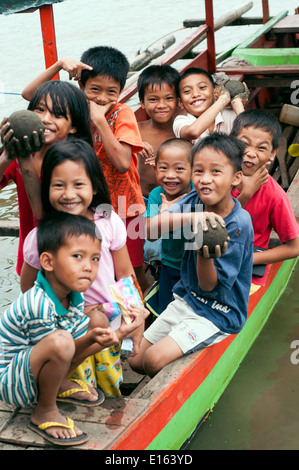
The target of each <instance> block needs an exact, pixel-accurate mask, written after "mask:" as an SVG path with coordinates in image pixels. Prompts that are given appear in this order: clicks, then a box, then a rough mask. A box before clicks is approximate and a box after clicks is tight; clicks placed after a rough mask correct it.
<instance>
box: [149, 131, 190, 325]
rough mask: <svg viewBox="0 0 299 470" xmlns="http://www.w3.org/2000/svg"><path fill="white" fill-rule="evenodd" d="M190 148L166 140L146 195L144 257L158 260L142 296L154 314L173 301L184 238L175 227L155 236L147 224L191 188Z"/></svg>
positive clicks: (174, 140)
mask: <svg viewBox="0 0 299 470" xmlns="http://www.w3.org/2000/svg"><path fill="white" fill-rule="evenodd" d="M191 150H192V144H191V143H190V142H189V141H188V140H185V139H175V138H173V139H168V140H166V141H165V142H163V144H161V145H160V147H159V148H158V150H157V155H156V162H155V173H156V179H157V183H158V185H159V186H158V187H156V188H154V189H153V190H152V191H151V192H150V194H149V198H148V204H147V210H146V216H147V237H148V239H147V240H146V241H145V244H144V251H145V256H144V258H145V260H147V261H149V263H150V262H151V261H156V260H159V261H160V262H161V265H160V269H159V271H160V272H159V279H158V280H157V281H156V282H155V284H154V285H153V286H152V288H151V289H150V291H149V292H148V293H147V295H146V296H145V299H144V301H145V305H146V307H147V308H148V309H149V310H150V311H151V312H152V313H153V314H154V315H156V316H158V315H160V313H162V312H163V311H164V310H165V309H166V307H167V306H168V304H169V303H170V302H171V301H172V300H173V297H172V288H173V286H174V285H175V284H176V283H177V281H178V280H179V279H180V268H181V261H182V257H183V254H184V237H183V231H182V229H179V230H177V231H175V232H170V233H165V234H162V236H161V238H158V237H159V235H160V234H158V233H153V231H152V230H151V226H152V224H154V225H155V218H156V217H157V216H158V214H159V213H160V212H161V211H162V212H163V211H164V210H166V209H167V208H168V207H170V206H171V205H172V204H173V203H174V202H177V201H178V200H179V199H180V198H181V197H183V196H184V195H186V194H187V193H189V192H190V191H191V189H193V184H192V181H191V161H190V153H191ZM157 238H158V239H157ZM155 239H157V240H155ZM149 240H155V241H154V242H153V241H149Z"/></svg>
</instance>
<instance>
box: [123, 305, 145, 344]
mask: <svg viewBox="0 0 299 470" xmlns="http://www.w3.org/2000/svg"><path fill="white" fill-rule="evenodd" d="M127 310H128V314H129V315H130V317H131V320H132V322H131V323H125V322H124V321H122V323H121V325H120V327H119V328H118V330H116V332H117V336H118V338H119V340H122V339H124V338H127V337H129V336H130V334H131V333H132V332H133V331H135V330H136V329H137V328H139V327H141V326H144V321H145V319H146V318H147V317H148V315H149V314H150V312H149V311H148V310H147V309H146V308H144V307H141V306H138V305H132V306H128V307H127Z"/></svg>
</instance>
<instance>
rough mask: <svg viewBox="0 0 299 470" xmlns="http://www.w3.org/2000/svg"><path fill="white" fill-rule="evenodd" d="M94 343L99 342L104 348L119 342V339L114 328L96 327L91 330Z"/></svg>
mask: <svg viewBox="0 0 299 470" xmlns="http://www.w3.org/2000/svg"><path fill="white" fill-rule="evenodd" d="M89 334H90V337H91V339H92V342H93V343H98V344H99V345H100V346H101V347H102V348H103V349H104V348H109V347H110V346H113V345H114V344H118V342H119V339H118V336H117V334H116V332H115V331H114V330H112V329H111V328H110V327H108V328H100V327H95V328H93V329H92V330H90V331H89Z"/></svg>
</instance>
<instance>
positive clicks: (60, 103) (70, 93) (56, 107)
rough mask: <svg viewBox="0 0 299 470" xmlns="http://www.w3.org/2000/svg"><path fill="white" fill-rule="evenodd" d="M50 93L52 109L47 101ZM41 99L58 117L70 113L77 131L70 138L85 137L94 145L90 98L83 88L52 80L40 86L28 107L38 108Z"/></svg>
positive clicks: (65, 116)
mask: <svg viewBox="0 0 299 470" xmlns="http://www.w3.org/2000/svg"><path fill="white" fill-rule="evenodd" d="M48 95H49V97H50V98H51V100H52V109H49V108H48V105H47V102H46V98H47V96H48ZM41 100H44V101H45V105H46V106H47V109H48V110H49V111H50V112H51V113H54V115H55V116H56V117H59V116H63V117H64V118H65V119H67V118H68V114H69V116H70V118H71V123H72V126H73V127H74V128H75V129H76V132H75V133H74V134H70V135H69V138H73V137H75V138H79V139H84V140H86V141H87V142H88V143H89V144H90V145H93V143H92V136H91V131H90V115H89V105H88V99H87V97H86V95H85V93H84V92H83V91H82V90H80V89H79V88H78V87H76V86H75V85H72V84H71V83H69V82H65V81H60V80H51V81H48V82H45V83H43V84H42V85H40V86H39V87H38V89H37V90H36V92H35V93H34V95H33V97H32V99H31V100H30V103H29V105H28V109H29V110H30V111H34V110H35V109H37V107H38V105H39V103H40V102H41Z"/></svg>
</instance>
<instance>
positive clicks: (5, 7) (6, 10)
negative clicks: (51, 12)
mask: <svg viewBox="0 0 299 470" xmlns="http://www.w3.org/2000/svg"><path fill="white" fill-rule="evenodd" d="M63 1H64V0H2V1H1V4H0V14H1V15H11V14H13V13H19V12H22V11H25V10H28V9H31V8H34V9H35V8H39V7H42V6H43V5H51V4H52V3H61V2H63Z"/></svg>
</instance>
